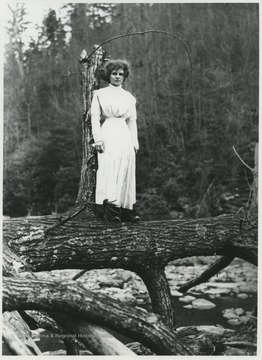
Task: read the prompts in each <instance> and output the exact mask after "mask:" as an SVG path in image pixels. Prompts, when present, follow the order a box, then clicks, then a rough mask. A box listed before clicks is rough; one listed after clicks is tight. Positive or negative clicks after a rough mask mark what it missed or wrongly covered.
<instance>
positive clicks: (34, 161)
mask: <svg viewBox="0 0 262 360" xmlns="http://www.w3.org/2000/svg"><path fill="white" fill-rule="evenodd" d="M11 7H12V10H13V12H12V14H13V15H12V20H11V21H10V23H9V24H8V28H7V32H8V37H9V38H8V42H7V43H6V45H5V54H4V166H3V212H4V215H7V216H11V217H17V216H27V215H44V214H51V213H63V212H65V211H67V210H69V209H70V208H71V207H72V206H73V204H74V202H75V199H76V196H77V192H78V186H79V180H80V169H81V160H82V136H81V131H82V128H81V120H82V112H83V107H82V88H81V74H80V73H81V66H80V64H79V62H78V58H79V55H80V53H81V52H82V50H83V49H86V51H87V53H88V54H89V53H91V51H92V49H93V46H94V44H100V43H102V42H103V41H105V40H106V39H108V38H111V37H114V36H117V35H120V34H125V33H131V32H135V31H144V30H152V29H158V30H163V31H166V32H169V33H172V34H174V35H176V36H178V37H179V38H181V39H182V40H183V41H184V42H185V43H186V44H187V46H188V48H189V49H190V57H191V61H192V77H191V70H190V63H189V59H188V56H187V54H186V51H185V48H184V47H183V45H182V44H181V43H180V42H179V41H177V40H175V39H174V38H173V37H171V36H168V35H163V34H158V33H149V34H146V35H144V36H138V35H137V36H128V37H124V38H122V39H118V40H115V41H112V42H110V43H108V44H106V45H105V46H104V47H103V48H104V50H106V51H107V52H108V54H109V55H110V56H111V58H125V59H127V60H128V61H129V62H130V63H131V66H132V73H131V76H130V78H128V80H127V81H126V84H125V88H126V89H127V90H129V91H131V92H132V94H133V95H134V96H135V97H136V98H137V112H138V131H139V142H140V150H139V153H138V155H137V198H138V202H137V208H138V210H139V212H140V213H141V215H142V218H143V219H145V220H149V219H164V218H165V219H170V218H181V217H191V218H194V217H207V216H216V215H219V214H222V213H229V212H236V211H237V210H238V209H239V208H240V207H241V206H242V205H243V204H244V203H245V202H246V201H247V199H248V194H249V185H248V182H251V181H252V174H251V173H249V172H248V170H247V169H245V167H244V166H243V164H242V163H241V162H240V161H239V160H238V158H237V157H236V155H235V154H234V152H233V149H232V146H235V148H236V149H237V152H238V153H239V154H240V156H241V157H242V158H243V159H244V160H245V162H246V163H247V164H249V165H250V166H251V167H252V166H253V163H254V160H253V159H254V144H255V143H256V142H257V141H258V70H259V56H258V54H259V19H258V16H259V12H258V4H256V3H213V4H212V3H199V4H189V3H184V4H183V3H137V4H135V3H134V4H132V3H130V4H124V3H112V4H109V3H105V4H104V3H67V4H65V5H63V17H61V18H60V17H59V16H58V14H57V13H56V11H55V10H54V9H50V10H49V12H48V13H47V14H46V15H45V16H44V18H43V23H42V25H41V26H39V28H38V37H37V39H31V41H30V42H29V43H27V44H26V43H25V41H24V40H23V36H22V35H23V34H24V33H25V30H26V29H27V28H28V26H29V25H30V24H28V22H27V20H26V16H25V15H26V11H27V9H26V3H25V4H17V5H16V6H11Z"/></svg>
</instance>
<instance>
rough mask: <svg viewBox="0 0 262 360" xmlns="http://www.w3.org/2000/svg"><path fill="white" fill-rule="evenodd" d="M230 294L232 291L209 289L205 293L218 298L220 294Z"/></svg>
mask: <svg viewBox="0 0 262 360" xmlns="http://www.w3.org/2000/svg"><path fill="white" fill-rule="evenodd" d="M229 292H230V289H226V288H221V289H220V288H219V289H208V290H206V291H205V293H206V294H209V295H217V296H219V295H220V294H228V293H229Z"/></svg>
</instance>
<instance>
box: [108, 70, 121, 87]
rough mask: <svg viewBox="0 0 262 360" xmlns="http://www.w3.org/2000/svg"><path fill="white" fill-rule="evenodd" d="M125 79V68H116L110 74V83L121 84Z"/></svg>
mask: <svg viewBox="0 0 262 360" xmlns="http://www.w3.org/2000/svg"><path fill="white" fill-rule="evenodd" d="M123 81H124V70H123V69H122V68H119V69H115V70H113V71H112V72H111V74H110V84H112V85H114V86H120V85H122V84H123Z"/></svg>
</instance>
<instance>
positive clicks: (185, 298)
mask: <svg viewBox="0 0 262 360" xmlns="http://www.w3.org/2000/svg"><path fill="white" fill-rule="evenodd" d="M195 299H196V298H195V297H194V296H190V295H186V296H184V297H180V298H179V299H178V300H179V301H181V302H184V303H187V304H188V303H190V302H192V301H193V300H195Z"/></svg>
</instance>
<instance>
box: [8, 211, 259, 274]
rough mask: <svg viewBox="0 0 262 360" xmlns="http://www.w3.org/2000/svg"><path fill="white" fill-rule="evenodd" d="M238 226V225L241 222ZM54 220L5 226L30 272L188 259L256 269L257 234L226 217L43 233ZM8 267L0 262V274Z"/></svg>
mask: <svg viewBox="0 0 262 360" xmlns="http://www.w3.org/2000/svg"><path fill="white" fill-rule="evenodd" d="M241 220H243V219H241ZM53 224H54V219H52V218H51V219H50V218H48V217H45V218H33V219H17V220H15V219H14V220H6V221H4V224H3V241H4V244H5V246H6V247H7V248H9V247H10V248H11V249H12V250H13V251H14V252H15V253H16V254H17V255H18V256H19V257H20V258H21V259H22V261H23V262H26V263H27V264H29V266H30V268H31V269H33V271H46V270H54V269H94V268H106V267H108V268H125V269H129V270H132V271H135V272H138V273H139V271H140V268H141V267H142V269H141V272H142V271H143V269H144V268H145V266H147V265H148V266H154V265H155V266H156V267H157V266H161V267H162V266H165V265H166V264H167V263H168V262H170V261H171V260H175V259H181V258H184V257H189V256H198V255H204V256H209V255H214V254H216V255H226V256H229V255H230V256H235V257H239V258H242V259H244V260H246V261H249V262H251V263H252V264H257V228H256V227H254V226H251V225H250V224H249V222H248V221H247V222H243V221H241V228H240V223H239V219H238V218H237V217H234V216H231V215H225V216H220V217H216V218H207V219H197V220H189V221H175V220H170V221H152V222H141V223H140V224H138V225H129V226H126V225H125V224H122V225H120V226H115V227H109V226H108V224H107V223H106V222H103V221H101V222H99V221H97V222H91V223H88V222H84V221H82V220H81V221H76V220H73V221H69V222H67V223H65V224H63V225H61V226H59V227H57V228H55V229H54V230H52V232H50V233H47V234H46V233H45V230H46V229H48V227H49V226H52V225H53ZM9 267H10V262H8V261H5V259H4V270H5V271H8V268H9Z"/></svg>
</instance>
